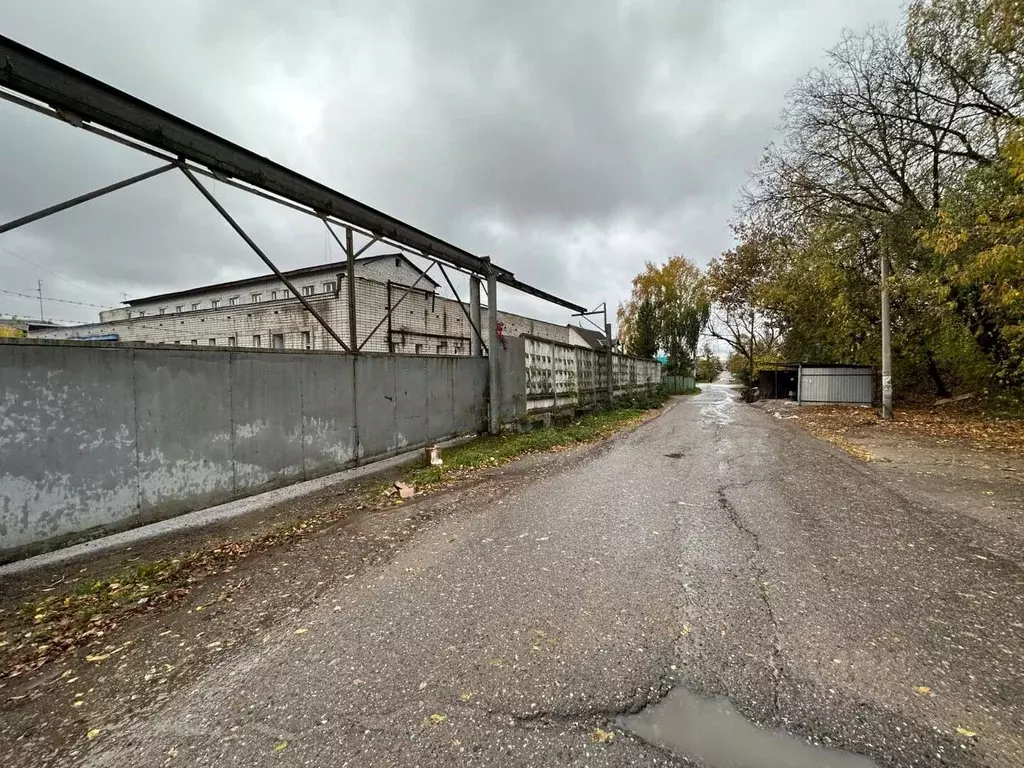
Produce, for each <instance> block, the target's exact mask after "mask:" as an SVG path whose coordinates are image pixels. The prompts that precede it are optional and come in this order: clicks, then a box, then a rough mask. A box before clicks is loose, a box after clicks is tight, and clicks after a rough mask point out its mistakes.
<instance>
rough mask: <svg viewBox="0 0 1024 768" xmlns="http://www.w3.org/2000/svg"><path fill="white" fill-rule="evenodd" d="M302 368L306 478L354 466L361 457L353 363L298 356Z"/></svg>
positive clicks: (345, 358)
mask: <svg viewBox="0 0 1024 768" xmlns="http://www.w3.org/2000/svg"><path fill="white" fill-rule="evenodd" d="M296 357H298V358H299V359H300V361H301V365H302V389H301V391H302V441H303V452H302V466H303V471H304V474H305V477H306V478H313V477H319V476H320V475H324V474H327V473H329V472H333V471H335V470H336V469H337V468H338V467H344V466H348V465H349V464H352V463H353V462H354V461H355V460H356V457H357V450H358V444H357V441H356V416H355V410H354V407H355V401H354V400H353V386H354V380H353V377H354V368H353V359H352V358H351V357H349V356H348V355H296Z"/></svg>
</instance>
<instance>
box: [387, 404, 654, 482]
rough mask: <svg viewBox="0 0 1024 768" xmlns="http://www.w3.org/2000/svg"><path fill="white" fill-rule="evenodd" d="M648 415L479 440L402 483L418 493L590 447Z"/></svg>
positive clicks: (638, 412)
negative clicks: (528, 457) (523, 459)
mask: <svg viewBox="0 0 1024 768" xmlns="http://www.w3.org/2000/svg"><path fill="white" fill-rule="evenodd" d="M647 413H648V410H647V409H643V408H616V409H614V410H610V411H601V412H599V413H591V414H587V415H586V416H583V417H582V418H579V419H577V420H575V421H573V422H572V423H570V424H565V425H562V426H552V427H543V428H540V429H534V430H533V431H531V432H523V433H521V434H509V435H496V436H488V437H478V438H476V439H475V440H471V441H470V442H468V443H463V444H462V445H459V446H456V447H454V448H450V449H448V450H447V451H445V453H444V465H443V466H441V467H419V468H417V469H413V470H411V471H410V472H409V473H408V474H407V475H406V477H405V482H407V483H411V484H413V485H415V486H416V488H417V490H418V489H420V488H422V487H429V486H432V485H437V484H438V483H441V482H442V481H444V480H445V479H447V478H448V477H451V476H452V475H455V474H464V473H465V472H466V471H467V470H472V469H481V468H483V467H496V466H499V465H501V464H504V463H506V462H508V461H511V460H512V459H515V458H517V457H519V456H523V455H525V454H528V453H539V452H542V451H551V450H557V449H559V448H566V447H569V446H573V445H579V444H580V443H590V442H593V441H595V440H600V439H601V438H603V437H607V436H608V435H610V434H612V433H614V432H617V431H619V430H620V429H624V428H626V427H629V426H632V425H633V424H636V423H638V422H640V421H641V420H642V419H643V418H644V417H645V415H646V414H647Z"/></svg>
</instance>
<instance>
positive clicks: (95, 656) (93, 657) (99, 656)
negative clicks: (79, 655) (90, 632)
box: [85, 653, 110, 661]
mask: <svg viewBox="0 0 1024 768" xmlns="http://www.w3.org/2000/svg"><path fill="white" fill-rule="evenodd" d="M109 657H110V654H109V653H90V654H89V655H88V656H86V657H85V660H86V661H103V660H104V659H106V658H109Z"/></svg>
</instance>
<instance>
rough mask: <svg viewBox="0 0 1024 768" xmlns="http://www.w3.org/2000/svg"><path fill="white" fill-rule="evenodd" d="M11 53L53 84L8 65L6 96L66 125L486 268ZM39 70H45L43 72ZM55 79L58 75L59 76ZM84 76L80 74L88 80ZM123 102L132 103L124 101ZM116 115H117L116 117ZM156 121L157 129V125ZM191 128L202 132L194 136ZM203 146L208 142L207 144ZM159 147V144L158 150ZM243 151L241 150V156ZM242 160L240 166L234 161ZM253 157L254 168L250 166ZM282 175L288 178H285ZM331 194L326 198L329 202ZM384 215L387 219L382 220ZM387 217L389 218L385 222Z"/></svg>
mask: <svg viewBox="0 0 1024 768" xmlns="http://www.w3.org/2000/svg"><path fill="white" fill-rule="evenodd" d="M7 46H13V48H7ZM5 55H7V56H8V59H9V60H13V58H15V57H18V58H19V61H20V60H21V59H20V57H22V56H28V57H29V58H27V59H25V67H23V68H22V72H29V71H31V74H32V76H33V77H40V78H42V80H45V81H46V83H45V85H44V84H43V83H42V80H40V81H39V82H35V81H33V80H32V79H31V78H29V79H24V78H22V79H17V82H14V81H12V80H11V79H10V78H9V77H7V75H8V73H7V72H5V70H4V69H0V99H4V100H6V101H9V102H11V103H13V104H17V105H19V106H22V107H25V108H27V109H31V110H32V111H34V112H38V113H40V114H43V115H46V116H48V117H52V118H55V119H57V120H61V121H62V122H70V121H69V119H68V116H69V115H75V116H76V117H77V116H78V115H79V114H81V115H83V117H82V118H79V119H78V120H76V121H74V122H73V123H72V124H73V125H75V127H77V128H80V129H81V130H83V131H88V132H89V133H92V134H95V135H97V136H102V137H103V138H106V139H109V140H110V141H114V142H117V143H118V144H122V145H124V146H126V147H129V148H131V149H134V150H136V151H138V152H142V153H145V154H147V155H150V156H152V157H156V158H159V159H161V160H164V161H167V162H175V163H177V164H178V167H186V168H189V169H190V170H191V171H192V172H193V173H195V174H199V175H202V176H206V177H208V178H212V179H216V180H217V181H220V182H222V183H224V184H227V185H229V186H232V187H235V188H236V189H241V190H243V191H245V192H248V193H249V194H252V195H257V196H258V197H262V198H264V199H265V200H270V201H271V202H275V203H277V204H279V205H284V206H286V207H288V208H291V209H293V210H296V211H299V212H301V213H305V214H306V215H309V216H317V217H319V218H322V219H325V220H326V219H330V220H332V221H334V222H335V223H337V224H339V225H340V226H352V227H353V229H354V230H355V231H357V232H359V233H361V234H364V235H366V236H367V237H371V238H374V240H375V241H381V242H385V243H388V244H390V245H393V246H395V247H398V248H409V249H411V250H412V251H414V252H417V253H419V254H421V255H422V256H424V257H425V258H429V259H441V260H443V261H445V262H446V263H447V264H448V265H449V266H451V267H452V268H454V269H458V270H459V271H461V272H465V273H467V274H484V272H485V270H486V268H487V267H485V266H484V260H483V259H480V258H479V257H476V256H473V255H472V254H471V253H469V252H468V251H463V250H462V249H461V248H458V247H456V246H453V245H450V244H448V243H445V242H444V241H442V240H438V239H436V238H433V237H432V236H430V235H428V234H426V233H424V232H422V231H420V230H417V229H415V228H412V227H409V226H408V225H406V224H404V223H403V222H400V221H398V220H397V219H393V218H392V217H390V216H387V215H386V214H383V213H380V212H379V211H375V210H373V209H371V208H368V207H366V206H364V205H363V204H362V203H359V202H357V201H355V200H352V199H351V198H348V197H346V196H344V195H341V194H340V193H338V192H335V191H334V190H332V189H330V188H328V187H325V186H323V185H321V184H318V183H317V182H315V181H313V180H312V179H308V178H306V177H303V176H299V175H298V174H297V173H295V172H294V171H291V170H290V169H288V168H285V167H283V166H280V165H278V164H277V163H273V162H271V161H270V160H267V159H266V158H263V157H260V156H258V155H255V154H254V153H252V152H250V151H249V150H247V149H245V148H243V147H240V146H238V145H235V144H232V143H231V142H228V141H226V140H224V139H221V138H220V137H218V136H216V135H214V134H211V133H209V132H207V131H204V130H203V129H202V128H199V127H197V126H194V125H191V124H190V123H186V122H184V121H181V120H180V119H179V118H177V117H175V116H174V115H171V114H169V113H167V112H164V111H163V110H160V109H158V108H156V107H153V106H152V105H149V104H146V103H145V102H142V101H140V100H139V99H135V98H134V97H132V96H129V95H128V94H126V93H123V92H121V91H118V90H116V89H114V88H111V87H110V86H108V85H107V84H105V83H101V82H99V81H97V80H94V79H93V78H90V77H89V76H88V75H85V74H83V73H81V72H78V71H76V70H74V69H71V68H70V67H65V65H63V64H61V63H60V62H57V61H54V60H52V59H49V58H47V57H45V56H43V55H42V54H39V53H38V52H36V51H33V50H32V49H30V48H26V47H25V46H22V45H20V44H19V43H16V42H14V41H13V40H10V39H9V38H5V37H4V36H3V35H0V61H2V60H4V57H5ZM36 57H38V59H37V58H36ZM50 66H53V67H57V68H63V69H62V72H63V77H64V78H66V80H67V82H62V80H61V77H62V75H61V74H57V75H55V73H54V72H53V71H51V70H50V69H49V67H50ZM36 67H41V68H40V69H38V70H37V69H36ZM55 77H56V79H55V80H54V78H55ZM79 78H81V81H80V80H79ZM54 83H56V85H55V84H54ZM82 87H84V94H86V95H83V94H80V93H77V90H78V89H79V88H82ZM3 88H11V89H13V90H16V91H18V92H19V93H24V94H27V95H29V96H30V97H31V98H33V99H38V100H39V101H43V102H46V103H47V104H53V105H60V106H61V108H60V109H57V108H55V107H53V106H46V105H44V104H37V103H35V102H33V101H30V100H28V99H24V98H21V97H18V96H15V95H13V94H12V93H9V92H7V91H4V90H3ZM94 88H101V89H106V90H103V91H100V93H102V94H103V95H104V96H105V97H107V98H106V99H105V103H107V104H108V105H110V108H111V110H112V112H111V113H109V114H108V113H106V112H101V113H98V114H96V115H93V114H92V110H93V104H92V101H91V100H92V98H94V97H95V95H96V92H94V91H93V89H94ZM40 89H42V90H40ZM51 89H52V90H51ZM72 92H74V93H72ZM69 99H70V101H69ZM121 100H125V101H124V102H122V101H121ZM125 102H127V103H125ZM69 105H70V106H69ZM137 108H141V109H142V112H141V113H138V114H137V113H136V112H135V109H137ZM147 110H151V111H152V114H150V113H149V112H147ZM114 112H117V115H116V119H114V118H115V116H114ZM140 114H141V115H142V116H143V118H145V116H146V115H149V117H151V118H152V119H151V120H148V121H147V120H146V119H143V121H142V122H143V124H142V125H140V124H138V123H136V122H135V120H137V119H138V118H139V116H140ZM82 120H95V121H96V122H95V123H90V122H82ZM164 120H170V121H171V122H166V123H165V122H164ZM123 121H127V122H123ZM100 125H103V126H108V129H105V128H101V127H100ZM153 126H156V127H155V128H154V127H153ZM109 128H112V129H113V130H110V129H109ZM178 129H182V130H183V131H185V138H186V139H187V141H191V140H193V139H194V140H195V141H196V142H197V144H196V145H195V146H192V145H190V144H188V143H185V144H182V143H180V141H181V137H180V136H179V135H178V134H177V131H178ZM192 131H194V132H196V133H195V134H192V133H191V132H192ZM172 134H173V135H174V137H175V138H173V139H172V138H171V135H172ZM208 141H209V142H212V144H207V143H206V142H208ZM200 145H202V146H201V147H200ZM211 146H215V147H217V148H220V149H224V150H225V152H226V153H227V154H226V156H225V157H226V158H227V163H225V162H224V161H223V160H224V158H221V157H219V156H217V155H216V154H208V153H207V152H208V151H211V150H210V147H211ZM153 147H156V149H154V148H153ZM236 152H237V153H238V154H235V153H236ZM190 161H191V162H190ZM236 161H237V162H238V163H240V164H241V165H234V163H235V162H236ZM250 161H251V162H252V163H253V165H250V164H249V163H250ZM242 165H244V166H245V170H244V171H243V170H241V166H242ZM204 166H205V167H204ZM279 173H280V174H281V175H278V174H279ZM239 179H241V181H239ZM279 181H280V182H282V183H277V182H279ZM243 182H244V183H243ZM290 182H295V184H296V185H295V186H293V185H292V184H291V183H290ZM325 196H326V198H325ZM325 199H326V202H324V201H325ZM335 200H340V201H342V203H343V204H339V205H334V206H332V202H334V201H335ZM349 204H351V205H353V206H355V208H350V207H349ZM352 210H359V211H361V212H364V213H368V214H370V215H371V216H372V218H371V219H364V218H363V217H362V216H354V215H350V214H351V211H352ZM377 217H381V218H379V219H378V218H377ZM382 222H388V223H387V224H384V223H382ZM394 225H398V226H394ZM406 233H409V234H412V235H413V238H414V240H415V242H414V241H413V240H410V239H408V238H406V237H403V235H404V234H406ZM372 244H373V242H371V243H368V244H367V245H366V246H364V247H363V248H362V249H360V251H359V253H362V252H363V250H365V249H366V248H368V247H369V246H370V245H372ZM357 255H358V253H357ZM488 263H489V262H488ZM490 268H491V269H495V270H497V272H498V282H500V283H502V284H504V285H507V286H508V287H510V288H515V289H516V290H518V291H522V292H523V293H528V294H530V295H531V296H536V297H537V298H540V299H543V300H544V301H548V302H550V303H552V304H557V305H559V306H562V307H566V308H567V309H570V310H572V311H573V312H584V311H586V310H585V309H584V308H583V307H581V306H579V305H578V304H573V303H572V302H570V301H567V300H566V299H562V298H560V297H558V296H555V295H554V294H551V293H548V292H546V291H542V290H541V289H539V288H534V287H533V286H531V285H527V284H526V283H523V282H520V281H519V280H517V279H516V278H515V276H514V275H513V273H512V272H510V271H508V270H507V269H503V268H501V267H498V266H496V265H493V264H491V265H490Z"/></svg>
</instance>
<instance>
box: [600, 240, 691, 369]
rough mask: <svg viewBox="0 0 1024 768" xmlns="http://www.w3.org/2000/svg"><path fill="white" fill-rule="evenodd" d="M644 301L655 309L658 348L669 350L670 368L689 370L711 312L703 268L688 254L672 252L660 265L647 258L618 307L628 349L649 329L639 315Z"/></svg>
mask: <svg viewBox="0 0 1024 768" xmlns="http://www.w3.org/2000/svg"><path fill="white" fill-rule="evenodd" d="M645 303H648V304H649V305H650V307H651V308H652V309H653V314H654V318H655V319H654V323H653V325H654V326H655V327H656V328H657V349H661V350H664V351H665V352H666V353H667V354H668V359H669V364H668V368H669V372H670V373H680V374H685V373H689V372H690V371H692V369H693V363H694V360H695V358H696V356H697V343H698V342H699V340H700V334H701V331H702V330H703V329H704V326H705V325H706V324H707V321H708V312H709V308H708V301H707V298H706V295H705V289H704V279H703V276H702V275H701V273H700V270H699V269H698V268H697V267H696V266H694V264H693V263H692V262H691V261H689V260H688V259H687V258H686V257H685V256H673V257H672V258H670V259H669V260H668V261H666V262H665V263H664V264H662V265H661V266H656V265H655V264H653V263H651V262H647V264H646V265H645V267H644V271H643V272H641V273H640V274H638V275H637V276H636V277H634V278H633V290H632V293H631V295H630V298H629V300H628V301H626V302H625V303H624V304H620V305H619V308H618V313H617V315H618V320H619V329H620V334H621V337H622V340H623V343H624V344H625V346H626V349H632V348H634V347H635V346H638V345H639V342H641V341H642V340H643V337H644V335H645V334H646V333H647V330H646V328H645V327H644V323H642V322H641V319H640V314H641V308H642V307H643V305H644V304H645ZM644 311H647V310H644Z"/></svg>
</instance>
